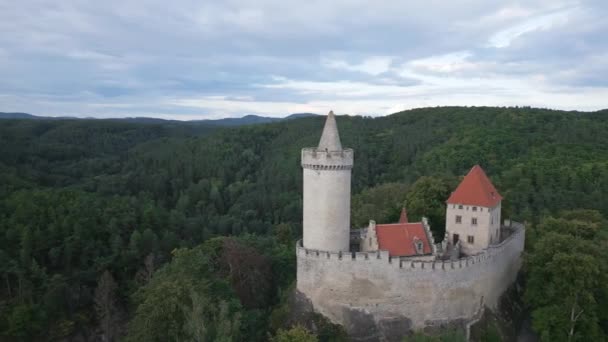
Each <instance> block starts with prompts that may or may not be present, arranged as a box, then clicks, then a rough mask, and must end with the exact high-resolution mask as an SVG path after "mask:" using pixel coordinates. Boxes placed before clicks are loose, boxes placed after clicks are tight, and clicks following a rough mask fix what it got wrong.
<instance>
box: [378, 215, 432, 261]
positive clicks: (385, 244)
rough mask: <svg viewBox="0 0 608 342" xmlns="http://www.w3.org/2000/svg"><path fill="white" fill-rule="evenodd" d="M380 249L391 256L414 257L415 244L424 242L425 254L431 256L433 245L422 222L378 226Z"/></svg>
mask: <svg viewBox="0 0 608 342" xmlns="http://www.w3.org/2000/svg"><path fill="white" fill-rule="evenodd" d="M376 235H377V237H378V249H380V250H385V251H388V252H389V255H390V256H414V255H418V254H417V253H416V248H415V247H414V242H415V241H416V240H420V241H422V251H423V254H430V253H432V252H431V245H430V244H429V238H428V236H427V235H426V231H425V229H424V226H423V225H422V222H411V223H391V224H377V225H376Z"/></svg>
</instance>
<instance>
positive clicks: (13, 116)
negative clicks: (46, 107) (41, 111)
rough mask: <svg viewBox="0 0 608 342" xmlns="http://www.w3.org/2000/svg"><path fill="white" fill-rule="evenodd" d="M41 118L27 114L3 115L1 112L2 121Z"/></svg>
mask: <svg viewBox="0 0 608 342" xmlns="http://www.w3.org/2000/svg"><path fill="white" fill-rule="evenodd" d="M39 118H40V117H39V116H35V115H32V114H27V113H2V112H0V119H39Z"/></svg>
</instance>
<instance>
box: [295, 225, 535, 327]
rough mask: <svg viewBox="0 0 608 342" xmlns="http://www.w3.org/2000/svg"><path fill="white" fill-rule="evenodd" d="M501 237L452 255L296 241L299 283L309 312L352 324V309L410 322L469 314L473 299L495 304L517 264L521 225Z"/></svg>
mask: <svg viewBox="0 0 608 342" xmlns="http://www.w3.org/2000/svg"><path fill="white" fill-rule="evenodd" d="M509 225H510V226H511V227H512V229H513V230H514V231H513V233H512V234H511V235H510V236H509V237H508V238H507V239H505V241H503V242H502V243H500V244H498V245H494V246H490V247H489V248H488V249H486V250H484V251H483V252H481V253H479V254H477V255H474V256H470V257H467V258H462V259H459V260H456V261H440V260H434V261H409V260H399V258H390V257H389V255H388V252H386V251H378V252H359V253H350V252H324V251H315V250H310V249H306V248H303V247H302V246H301V243H300V242H298V244H297V247H296V249H297V263H298V277H297V279H298V281H297V287H298V290H299V291H300V292H302V293H304V294H305V295H306V296H307V297H308V298H309V299H310V300H311V301H312V303H313V306H314V308H315V310H316V311H318V312H320V313H322V314H323V315H325V316H327V317H328V318H329V319H330V320H331V321H333V322H335V323H339V324H342V325H344V326H345V327H346V329H347V330H350V329H351V328H353V327H352V326H350V325H352V324H351V323H352V317H350V315H351V314H352V312H353V310H354V311H363V312H364V313H366V314H371V315H372V316H373V317H374V320H376V321H377V322H380V321H382V320H383V319H395V318H400V319H407V320H408V321H409V322H411V326H412V327H413V328H414V329H419V328H423V327H425V326H432V325H437V324H441V323H445V322H449V321H455V320H469V319H471V318H472V317H473V316H474V315H475V313H476V312H477V311H478V309H479V307H480V303H482V302H483V303H484V304H485V305H487V306H490V307H495V306H496V305H497V304H498V299H499V297H500V295H501V294H502V293H503V292H504V291H505V290H506V289H507V287H508V286H509V285H510V284H511V283H513V281H514V280H515V278H516V275H517V272H518V270H519V268H520V266H521V253H522V251H523V248H524V239H525V228H524V226H523V225H522V224H519V223H516V222H509Z"/></svg>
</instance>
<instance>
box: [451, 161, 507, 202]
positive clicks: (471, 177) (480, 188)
mask: <svg viewBox="0 0 608 342" xmlns="http://www.w3.org/2000/svg"><path fill="white" fill-rule="evenodd" d="M501 200H502V196H500V194H499V193H498V191H496V188H495V187H494V185H493V184H492V182H491V181H490V179H489V178H488V176H487V175H486V173H485V172H484V171H483V169H482V168H481V166H479V165H475V166H473V168H472V169H471V171H469V173H468V174H467V175H466V176H465V177H464V179H463V180H462V182H460V185H458V187H457V188H456V190H454V192H452V195H451V196H450V198H448V200H447V203H454V204H468V205H478V206H482V207H494V206H495V205H496V204H498V202H500V201H501Z"/></svg>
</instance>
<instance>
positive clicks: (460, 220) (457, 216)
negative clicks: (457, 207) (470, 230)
mask: <svg viewBox="0 0 608 342" xmlns="http://www.w3.org/2000/svg"><path fill="white" fill-rule="evenodd" d="M456 223H462V216H460V215H456Z"/></svg>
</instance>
